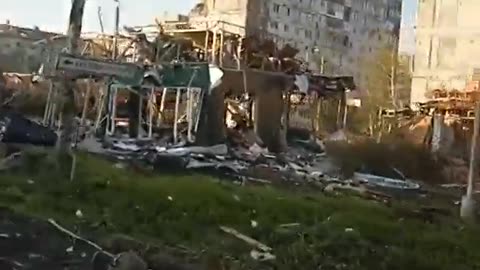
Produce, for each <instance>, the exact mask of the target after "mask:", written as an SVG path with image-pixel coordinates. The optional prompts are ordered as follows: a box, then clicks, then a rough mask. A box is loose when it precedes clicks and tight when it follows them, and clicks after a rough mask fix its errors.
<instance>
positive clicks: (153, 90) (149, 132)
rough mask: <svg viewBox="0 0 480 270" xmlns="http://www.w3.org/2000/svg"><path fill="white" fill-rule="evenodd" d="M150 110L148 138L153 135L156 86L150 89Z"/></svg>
mask: <svg viewBox="0 0 480 270" xmlns="http://www.w3.org/2000/svg"><path fill="white" fill-rule="evenodd" d="M149 100H150V102H149V103H150V110H149V115H148V138H152V135H153V113H154V110H155V107H154V105H155V87H153V86H152V90H151V91H150V99H149Z"/></svg>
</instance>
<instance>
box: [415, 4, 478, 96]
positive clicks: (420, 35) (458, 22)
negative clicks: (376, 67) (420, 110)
mask: <svg viewBox="0 0 480 270" xmlns="http://www.w3.org/2000/svg"><path fill="white" fill-rule="evenodd" d="M479 11H480V2H479V1H475V0H463V1H457V0H443V1H439V0H430V1H419V5H418V14H417V18H418V19H417V29H416V48H415V69H414V73H413V81H412V94H411V103H412V105H416V104H417V103H424V102H427V101H428V100H430V99H431V92H432V91H434V90H437V89H444V90H447V91H452V90H459V91H463V90H465V89H466V88H467V87H468V86H469V82H470V81H475V80H474V78H472V76H473V75H474V73H475V70H476V69H478V68H479V67H480V60H479V59H477V58H476V57H474V56H475V55H478V54H479V53H480V40H479V38H478V33H479V29H480V28H479V27H480V22H479V21H478V12H479ZM476 81H478V80H476ZM429 96H430V97H429Z"/></svg>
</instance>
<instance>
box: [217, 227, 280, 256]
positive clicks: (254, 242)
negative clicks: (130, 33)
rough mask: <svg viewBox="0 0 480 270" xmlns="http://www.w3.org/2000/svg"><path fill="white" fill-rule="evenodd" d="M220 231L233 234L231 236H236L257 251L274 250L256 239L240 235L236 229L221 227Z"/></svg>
mask: <svg viewBox="0 0 480 270" xmlns="http://www.w3.org/2000/svg"><path fill="white" fill-rule="evenodd" d="M220 230H222V231H223V232H225V233H228V234H231V235H233V236H235V237H236V238H238V239H240V240H242V241H244V242H246V243H247V244H249V245H251V246H253V247H255V248H256V249H258V250H261V251H263V252H270V251H272V250H273V249H272V248H271V247H269V246H267V245H265V244H263V243H260V242H258V241H257V240H255V239H253V238H251V237H249V236H246V235H244V234H242V233H239V232H238V231H237V230H235V229H232V228H229V227H225V226H220Z"/></svg>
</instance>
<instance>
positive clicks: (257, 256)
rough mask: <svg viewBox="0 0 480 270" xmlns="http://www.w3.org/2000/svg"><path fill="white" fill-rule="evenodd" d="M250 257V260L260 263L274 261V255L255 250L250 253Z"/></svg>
mask: <svg viewBox="0 0 480 270" xmlns="http://www.w3.org/2000/svg"><path fill="white" fill-rule="evenodd" d="M250 256H251V257H252V259H254V260H256V261H260V262H263V261H272V260H275V259H276V257H275V255H273V254H272V253H270V252H260V251H257V250H252V251H250Z"/></svg>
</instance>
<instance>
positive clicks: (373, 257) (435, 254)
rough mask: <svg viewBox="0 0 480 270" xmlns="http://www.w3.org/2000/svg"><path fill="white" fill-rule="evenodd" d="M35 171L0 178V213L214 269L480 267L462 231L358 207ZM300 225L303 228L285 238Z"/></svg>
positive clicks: (99, 174) (112, 173) (183, 183)
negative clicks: (118, 239)
mask: <svg viewBox="0 0 480 270" xmlns="http://www.w3.org/2000/svg"><path fill="white" fill-rule="evenodd" d="M31 161H32V162H33V163H32V162H29V164H27V166H28V169H25V170H23V171H21V172H16V173H10V174H8V175H6V174H3V175H0V179H1V180H0V190H1V191H0V203H1V204H3V205H6V206H9V207H12V208H15V209H16V210H17V211H21V212H26V213H30V214H34V215H38V216H43V217H53V218H55V219H57V220H59V221H62V222H64V223H67V224H70V225H77V226H81V227H83V228H84V230H92V227H91V225H92V224H99V223H102V224H104V226H103V228H98V227H97V228H96V229H95V230H97V231H98V232H101V233H123V234H128V235H132V236H134V237H135V238H137V239H141V240H144V241H148V242H151V243H155V244H159V245H177V246H180V245H181V246H185V247H188V248H189V249H191V250H194V251H196V252H198V254H201V256H200V257H201V258H200V259H198V260H200V261H201V262H204V263H205V264H206V265H211V261H212V258H214V259H213V260H219V261H222V263H221V264H222V265H228V266H229V267H230V268H229V269H389V270H391V269H445V270H447V269H448V270H450V269H474V268H475V267H478V266H479V265H478V262H480V254H478V252H476V249H478V248H479V247H480V244H479V243H480V241H479V240H480V236H479V234H478V232H476V231H469V229H459V226H457V225H460V223H454V224H456V225H452V223H449V224H448V225H447V224H427V223H424V222H423V221H421V220H418V219H413V218H409V217H403V216H401V215H399V214H397V212H396V211H392V210H393V209H390V208H387V207H386V206H383V205H380V204H377V203H374V202H368V201H364V200H362V199H358V198H351V197H347V196H336V197H327V196H324V195H322V194H318V195H317V196H311V195H309V196H304V195H302V194H292V193H289V192H286V191H279V190H276V189H274V188H271V187H239V186H235V185H233V184H230V183H228V182H227V183H224V182H221V181H220V180H219V179H213V178H211V177H207V176H202V175H187V176H169V175H162V176H144V175H139V174H137V173H135V172H134V171H131V170H129V169H118V168H115V167H114V166H113V164H111V163H110V162H107V161H104V160H101V159H98V158H94V157H91V156H87V155H84V156H81V157H80V158H79V166H78V170H77V176H76V179H77V180H76V181H74V182H69V181H68V180H66V178H64V177H62V176H58V175H56V174H55V173H52V172H54V170H51V169H46V168H49V167H48V164H47V165H46V167H43V166H42V164H43V165H45V161H42V160H38V159H36V158H32V160H31ZM395 207H401V206H400V205H398V206H395V205H394V206H393V208H395ZM402 207H403V206H402ZM77 209H80V210H81V211H82V213H83V215H84V217H83V218H78V217H76V216H75V212H76V210H77ZM405 211H409V209H406V210H405ZM252 220H254V221H256V222H257V223H258V226H257V227H252V226H251V221H252ZM294 222H298V223H300V226H297V227H294V228H289V229H282V228H280V225H281V224H287V223H294ZM219 225H226V226H231V227H233V228H235V229H237V230H238V231H240V232H242V233H245V234H247V235H249V236H251V237H254V238H256V239H257V240H259V241H261V242H263V243H265V244H267V245H269V246H271V247H273V249H274V253H275V255H276V256H277V259H276V260H275V261H272V262H269V263H260V262H256V261H253V260H252V259H251V258H250V257H249V251H250V247H248V246H246V245H245V244H244V243H243V242H241V241H239V240H237V239H234V238H232V237H231V236H229V235H226V234H224V233H222V232H221V231H220V230H219V229H218V226H219ZM209 269H217V268H215V267H213V266H210V267H209ZM218 269H220V268H218Z"/></svg>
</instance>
